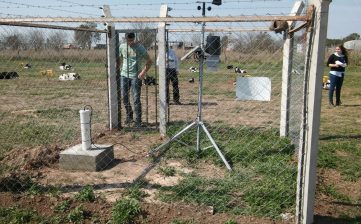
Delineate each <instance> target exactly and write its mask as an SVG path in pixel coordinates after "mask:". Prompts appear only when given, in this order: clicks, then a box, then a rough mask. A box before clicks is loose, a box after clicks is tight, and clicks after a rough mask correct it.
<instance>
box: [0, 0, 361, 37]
mask: <svg viewBox="0 0 361 224" xmlns="http://www.w3.org/2000/svg"><path fill="white" fill-rule="evenodd" d="M196 2H197V0H122V1H120V0H103V1H99V0H31V1H25V0H0V17H3V18H4V17H14V16H15V17H16V16H25V17H28V16H50V17H56V16H62V17H64V16H71V17H98V16H101V15H102V11H101V10H100V9H99V6H101V5H104V4H107V5H110V8H111V12H112V15H113V16H116V17H133V16H137V17H143V16H149V17H154V16H158V15H159V8H160V4H161V3H166V4H168V6H169V7H172V8H173V10H172V11H171V12H170V15H172V16H201V12H200V11H198V10H197V9H196V8H197V6H198V5H200V4H197V3H196ZM207 2H211V0H209V1H207ZM294 2H295V0H223V4H222V5H221V6H215V5H212V4H209V3H207V6H211V7H212V10H211V11H210V12H208V11H207V12H206V15H212V16H216V15H221V16H228V15H231V16H232V15H234V16H236V15H266V14H269V15H287V14H288V13H289V12H290V10H291V8H292V6H293V4H294ZM306 2H307V1H306ZM308 2H310V0H309V1H308ZM360 21H361V0H332V2H331V4H330V13H329V26H328V35H327V36H328V38H343V37H346V36H348V35H349V34H351V33H358V34H360V35H361V25H360Z"/></svg>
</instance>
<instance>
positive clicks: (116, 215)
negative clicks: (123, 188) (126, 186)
mask: <svg viewBox="0 0 361 224" xmlns="http://www.w3.org/2000/svg"><path fill="white" fill-rule="evenodd" d="M140 212H141V207H140V204H139V202H138V201H137V200H136V199H133V198H125V199H122V200H119V201H117V202H116V203H115V205H114V207H113V209H112V223H118V224H127V223H129V222H131V221H133V220H134V219H135V218H136V217H137V216H138V215H139V214H140Z"/></svg>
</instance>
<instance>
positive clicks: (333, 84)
mask: <svg viewBox="0 0 361 224" xmlns="http://www.w3.org/2000/svg"><path fill="white" fill-rule="evenodd" d="M329 78H330V88H329V90H328V100H329V102H330V103H332V104H333V92H334V91H335V92H336V105H340V103H341V88H342V84H343V76H342V77H338V76H335V75H331V74H330V75H329Z"/></svg>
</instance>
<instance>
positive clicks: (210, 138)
mask: <svg viewBox="0 0 361 224" xmlns="http://www.w3.org/2000/svg"><path fill="white" fill-rule="evenodd" d="M199 125H201V126H202V128H203V130H204V132H205V133H206V135H207V137H208V138H209V140H210V141H211V142H212V145H213V147H214V148H215V149H216V151H217V153H218V155H219V157H221V159H222V161H223V163H224V164H225V165H226V167H227V169H228V170H232V168H231V166H230V165H229V164H228V162H227V160H226V158H224V156H223V154H222V152H221V150H220V149H219V148H218V146H217V144H216V142H215V141H214V139H213V138H212V136H211V134H210V133H209V132H208V130H207V128H206V126H205V125H204V124H203V122H200V123H199Z"/></svg>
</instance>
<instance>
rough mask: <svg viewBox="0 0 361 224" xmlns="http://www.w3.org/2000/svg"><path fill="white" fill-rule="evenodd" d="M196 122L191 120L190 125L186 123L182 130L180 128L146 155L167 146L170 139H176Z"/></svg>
mask: <svg viewBox="0 0 361 224" xmlns="http://www.w3.org/2000/svg"><path fill="white" fill-rule="evenodd" d="M195 124H196V122H195V121H194V122H192V123H191V124H190V125H188V126H187V127H185V128H183V130H181V131H180V132H178V133H177V134H175V135H173V136H172V137H171V138H170V139H169V140H168V141H166V142H164V143H163V144H161V145H160V146H158V147H157V148H155V149H151V150H150V151H149V153H148V155H152V154H153V153H155V152H157V151H159V150H160V149H162V148H163V147H165V146H167V145H168V144H169V143H171V142H172V141H174V140H175V139H177V138H178V137H179V136H181V135H182V134H183V133H184V132H185V131H187V130H188V129H190V128H191V127H192V126H193V125H195Z"/></svg>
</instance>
